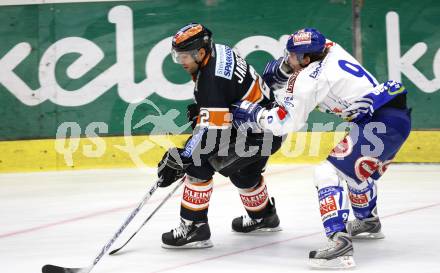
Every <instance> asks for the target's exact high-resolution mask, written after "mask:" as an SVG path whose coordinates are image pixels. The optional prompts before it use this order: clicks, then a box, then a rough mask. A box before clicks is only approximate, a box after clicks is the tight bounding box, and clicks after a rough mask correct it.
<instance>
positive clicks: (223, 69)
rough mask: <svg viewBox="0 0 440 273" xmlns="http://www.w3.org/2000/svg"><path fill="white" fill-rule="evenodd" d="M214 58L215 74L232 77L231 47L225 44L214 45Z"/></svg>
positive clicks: (232, 59)
mask: <svg viewBox="0 0 440 273" xmlns="http://www.w3.org/2000/svg"><path fill="white" fill-rule="evenodd" d="M215 51H216V58H215V75H216V76H218V77H222V78H225V79H228V80H230V79H232V75H233V73H234V65H235V60H234V52H233V51H232V49H231V48H230V47H228V46H225V45H220V44H216V45H215Z"/></svg>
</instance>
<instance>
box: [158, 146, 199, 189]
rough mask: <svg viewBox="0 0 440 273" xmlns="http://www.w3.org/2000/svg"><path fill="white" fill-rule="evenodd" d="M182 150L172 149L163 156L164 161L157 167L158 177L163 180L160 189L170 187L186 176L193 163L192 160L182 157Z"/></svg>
mask: <svg viewBox="0 0 440 273" xmlns="http://www.w3.org/2000/svg"><path fill="white" fill-rule="evenodd" d="M182 150H183V149H180V148H171V149H169V150H168V151H167V152H166V153H165V154H164V155H163V157H162V160H161V161H160V162H159V164H158V165H157V167H158V170H157V176H158V177H159V178H160V179H162V182H161V183H160V184H159V187H161V188H164V187H168V186H169V185H171V184H173V183H174V182H175V181H176V180H178V179H180V178H182V177H183V176H184V175H185V170H186V168H188V167H189V166H190V165H191V163H192V161H191V159H190V158H185V157H182V156H181V155H180V154H181V152H182Z"/></svg>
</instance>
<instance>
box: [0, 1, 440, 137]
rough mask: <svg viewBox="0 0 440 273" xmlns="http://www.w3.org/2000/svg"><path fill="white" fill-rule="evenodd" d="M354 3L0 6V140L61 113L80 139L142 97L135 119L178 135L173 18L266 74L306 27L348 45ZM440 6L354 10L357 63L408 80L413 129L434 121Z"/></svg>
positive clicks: (36, 129) (112, 130)
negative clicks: (195, 26) (204, 30)
mask: <svg viewBox="0 0 440 273" xmlns="http://www.w3.org/2000/svg"><path fill="white" fill-rule="evenodd" d="M351 9H352V7H351V1H343V0H326V1H324V0H319V1H306V0H299V1H287V0H286V1H270V2H267V1H261V0H256V1H220V0H218V1H215V0H212V1H207V0H205V1H183V0H182V1H179V0H174V1H159V0H157V1H156V0H152V1H139V2H106V3H66V4H45V5H27V6H4V7H0V105H1V108H0V109H1V110H0V114H1V119H2V123H1V127H0V140H16V139H40V138H55V137H56V134H57V130H58V129H59V126H60V125H61V124H63V123H65V122H74V123H76V124H77V128H78V130H79V131H78V132H77V133H78V134H79V135H81V136H82V135H84V134H85V133H86V130H87V128H88V127H89V128H91V129H92V130H95V129H96V133H97V134H99V135H105V136H118V135H123V133H124V126H127V124H126V120H124V117H125V116H126V113H127V111H128V110H130V107H129V106H130V105H133V104H136V103H139V102H141V101H143V100H144V99H148V102H149V103H142V104H139V105H138V106H139V107H137V108H136V109H131V110H133V111H132V119H133V120H134V121H133V122H132V123H131V124H135V121H136V122H139V121H141V120H142V119H143V118H144V117H146V116H148V115H157V114H169V115H170V116H173V118H175V119H174V121H175V124H174V125H173V126H175V127H176V128H177V129H176V128H174V129H176V130H177V132H178V133H181V132H184V131H185V129H186V128H187V126H185V124H186V114H185V112H186V105H187V104H188V103H190V102H191V99H192V86H193V84H192V82H191V81H190V78H189V76H187V75H186V74H185V72H184V71H183V70H182V69H181V68H180V66H178V65H176V64H174V63H173V62H172V60H171V57H170V55H169V50H170V44H171V36H172V35H173V34H174V33H175V32H176V31H177V30H178V29H179V28H180V27H182V26H183V25H185V24H187V23H189V22H201V23H203V24H205V25H206V26H208V27H209V28H210V29H211V30H212V31H213V33H214V39H215V41H216V42H217V43H222V44H227V45H230V46H234V47H235V49H236V50H237V51H238V52H240V53H241V55H243V56H245V57H246V59H247V60H248V62H249V63H251V64H252V65H253V66H254V67H255V68H256V70H257V71H259V72H262V70H263V68H264V65H265V63H266V62H267V61H268V60H269V59H271V58H274V57H278V56H280V55H281V54H282V50H283V46H284V44H285V41H286V39H287V34H289V33H292V32H293V31H295V30H297V29H299V28H302V27H306V26H313V27H315V28H318V29H319V30H320V31H321V32H322V33H324V34H325V35H326V36H327V37H328V38H329V39H331V40H333V41H335V42H337V43H339V44H341V45H342V46H343V47H345V48H346V49H347V50H348V51H351V50H352V29H351V25H352V16H351ZM439 14H440V2H438V1H432V0H419V1H397V0H392V1H385V2H384V1H368V0H367V1H365V2H364V6H363V9H362V13H361V16H362V38H363V40H362V47H363V60H364V65H365V67H366V68H367V69H369V70H370V72H372V73H373V74H374V75H376V77H377V78H378V79H379V80H380V81H385V80H387V79H388V78H390V77H392V78H393V79H401V80H402V81H403V83H404V84H405V85H406V86H407V89H408V90H409V104H410V106H412V107H413V121H414V122H413V128H415V129H433V128H440V119H439V118H438V114H439V110H438V106H437V104H438V103H439V102H440V93H439V92H438V90H439V89H440V53H439V52H440V50H439V48H440V30H439V29H438V26H439V25H440V17H439V16H438V15H439ZM172 109H176V110H177V111H174V112H170V110H172ZM131 110H130V111H131ZM323 118H324V121H331V120H332V119H331V118H329V117H328V116H327V115H325V114H321V113H313V114H312V116H311V118H310V120H309V121H310V122H314V121H317V120H320V121H322V119H323ZM91 124H92V127H90V125H91ZM95 125H96V126H95ZM149 125H151V124H142V126H138V127H136V126H134V127H136V128H131V129H132V130H133V131H132V134H134V135H142V134H149V133H153V134H154V133H157V134H160V133H164V132H167V131H171V130H172V129H173V128H167V126H165V125H164V127H163V128H162V129H163V131H160V130H159V131H154V132H152V131H151V130H152V126H149ZM94 126H95V127H94ZM129 126H131V125H129ZM170 126H171V125H170ZM179 130H180V131H179ZM174 132H176V131H174ZM186 132H187V130H186Z"/></svg>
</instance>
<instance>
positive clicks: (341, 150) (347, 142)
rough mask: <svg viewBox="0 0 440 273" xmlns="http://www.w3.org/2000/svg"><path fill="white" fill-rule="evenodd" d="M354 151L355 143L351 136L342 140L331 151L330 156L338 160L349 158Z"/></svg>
mask: <svg viewBox="0 0 440 273" xmlns="http://www.w3.org/2000/svg"><path fill="white" fill-rule="evenodd" d="M352 151H353V141H352V140H351V137H350V136H348V135H347V136H346V137H345V138H344V139H343V140H341V141H340V142H339V143H338V144H337V145H336V146H335V147H334V148H333V150H332V151H331V153H330V156H332V157H336V158H343V157H346V156H349V155H350V154H351V152H352Z"/></svg>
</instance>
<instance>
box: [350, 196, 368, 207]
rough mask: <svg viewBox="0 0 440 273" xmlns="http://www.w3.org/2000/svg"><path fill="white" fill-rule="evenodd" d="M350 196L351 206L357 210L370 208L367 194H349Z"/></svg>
mask: <svg viewBox="0 0 440 273" xmlns="http://www.w3.org/2000/svg"><path fill="white" fill-rule="evenodd" d="M348 196H349V197H350V201H351V205H352V206H353V207H356V208H365V207H368V201H369V200H368V196H367V195H366V194H365V193H361V194H355V193H352V192H349V194H348Z"/></svg>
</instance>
